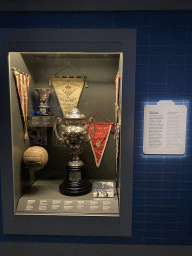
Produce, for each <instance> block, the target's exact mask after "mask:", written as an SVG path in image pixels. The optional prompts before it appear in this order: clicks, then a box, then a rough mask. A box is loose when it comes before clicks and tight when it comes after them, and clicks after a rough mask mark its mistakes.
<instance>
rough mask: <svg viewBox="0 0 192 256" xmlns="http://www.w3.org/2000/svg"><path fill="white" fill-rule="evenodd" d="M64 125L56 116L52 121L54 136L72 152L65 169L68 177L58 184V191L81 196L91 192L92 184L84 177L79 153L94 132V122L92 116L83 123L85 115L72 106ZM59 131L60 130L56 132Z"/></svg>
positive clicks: (83, 166) (83, 165)
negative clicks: (91, 128) (92, 129)
mask: <svg viewBox="0 0 192 256" xmlns="http://www.w3.org/2000/svg"><path fill="white" fill-rule="evenodd" d="M64 120H65V123H66V124H65V125H63V124H62V119H61V118H59V117H57V118H56V119H55V123H54V131H55V134H56V137H57V138H58V139H59V140H60V141H61V142H62V143H63V144H64V145H65V146H66V147H67V149H68V151H69V153H70V154H72V157H73V159H72V161H69V162H68V164H67V166H66V169H67V174H68V178H67V180H64V181H63V183H62V184H61V185H60V186H59V191H60V193H61V194H63V195H68V196H81V195H85V194H88V193H90V192H91V190H92V185H91V183H90V182H89V181H88V180H87V179H86V178H85V175H84V171H85V164H84V163H83V162H82V161H81V160H80V158H79V154H80V153H81V152H82V150H83V148H84V146H85V145H86V144H88V142H90V140H91V139H92V138H93V137H94V135H95V132H96V123H95V121H94V119H93V118H90V119H89V120H88V124H85V120H86V117H85V115H83V114H81V113H80V111H79V110H78V108H77V107H73V108H72V109H71V111H70V112H69V113H68V114H67V115H65V116H64ZM92 122H93V123H94V133H93V135H92V136H91V138H89V133H88V130H89V126H90V124H91V123H92ZM58 131H60V132H58Z"/></svg>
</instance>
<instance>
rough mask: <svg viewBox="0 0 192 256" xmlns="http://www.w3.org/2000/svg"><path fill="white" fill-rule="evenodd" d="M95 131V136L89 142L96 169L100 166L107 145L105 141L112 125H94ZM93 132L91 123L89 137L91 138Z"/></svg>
mask: <svg viewBox="0 0 192 256" xmlns="http://www.w3.org/2000/svg"><path fill="white" fill-rule="evenodd" d="M96 126H97V129H96V133H95V136H94V137H93V138H92V140H91V141H90V143H91V148H92V151H93V155H94V158H95V163H96V166H97V168H99V166H100V164H101V160H102V158H103V154H104V152H105V148H106V145H107V141H108V138H109V135H110V132H111V127H112V123H99V122H97V123H96ZM93 132H94V124H93V123H92V124H91V125H90V127H89V136H90V137H91V136H92V135H93Z"/></svg>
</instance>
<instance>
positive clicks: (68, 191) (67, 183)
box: [59, 180, 92, 196]
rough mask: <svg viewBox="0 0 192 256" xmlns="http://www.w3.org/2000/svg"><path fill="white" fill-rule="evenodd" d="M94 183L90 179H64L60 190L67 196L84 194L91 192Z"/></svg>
mask: <svg viewBox="0 0 192 256" xmlns="http://www.w3.org/2000/svg"><path fill="white" fill-rule="evenodd" d="M91 190H92V185H91V183H90V182H89V181H88V180H79V181H71V180H64V181H63V183H61V185H60V186H59V192H60V193H61V194H62V195H66V196H83V195H86V194H88V193H90V192H91Z"/></svg>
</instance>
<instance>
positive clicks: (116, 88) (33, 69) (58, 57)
mask: <svg viewBox="0 0 192 256" xmlns="http://www.w3.org/2000/svg"><path fill="white" fill-rule="evenodd" d="M69 31H70V30H69ZM69 31H68V32H69ZM65 32H67V31H66V30H65ZM95 32H97V33H98V34H97V35H98V38H97V39H96V42H95V43H94V42H91V43H90V41H92V40H93V38H91V37H89V38H87V39H86V32H85V33H83V34H82V30H76V33H75V34H71V32H70V33H68V34H69V38H68V40H69V39H70V38H71V40H72V38H74V40H75V43H68V41H67V39H63V38H62V40H63V41H64V43H65V44H64V45H63V43H58V42H55V44H52V43H50V42H48V41H49V40H56V38H57V37H59V34H57V33H56V35H57V36H56V38H55V39H50V38H46V41H47V42H41V43H35V37H34V38H33V39H32V41H34V43H32V42H30V43H29V42H28V41H27V38H25V39H24V41H26V43H17V42H11V43H9V44H8V45H7V56H8V59H7V62H8V77H9V95H10V121H11V122H10V124H11V133H10V136H11V147H10V149H11V170H9V177H11V181H12V185H11V186H12V187H11V191H12V193H13V200H12V201H11V202H12V203H13V204H12V205H11V208H10V209H11V212H12V213H11V218H10V219H11V223H12V228H10V227H9V225H7V223H8V217H5V225H4V232H5V233H9V234H10V233H13V234H24V233H25V234H26V233H27V234H58V235H94V236H95V235H99V236H100V235H102V236H104V235H112V236H130V235H131V220H132V217H131V213H132V211H131V207H132V205H131V204H132V164H133V162H132V161H133V160H132V156H133V120H134V119H133V116H134V72H135V46H136V44H135V42H136V41H135V39H136V36H135V30H134V29H130V30H127V32H128V33H127V34H121V33H119V32H120V31H118V30H116V32H117V33H116V35H115V36H113V37H114V38H113V40H112V41H114V42H113V43H111V42H108V39H107V35H108V36H109V35H110V37H111V31H108V30H106V31H105V33H103V31H100V30H89V34H90V36H91V35H92V36H93V35H95ZM18 33H22V32H21V31H20V32H18ZM35 33H36V32H35ZM78 34H79V36H80V37H78V36H77V35H78ZM38 35H39V34H38ZM117 35H119V37H118V36H117ZM15 40H16V39H15ZM57 40H58V39H57ZM82 40H83V43H82V42H81V41H82ZM98 40H99V41H100V40H101V41H102V42H97V41H98ZM119 40H120V41H119ZM13 41H14V40H13ZM69 41H70V40H69ZM126 43H128V44H126ZM64 46H65V47H64ZM62 49H63V51H61V50H62ZM64 49H65V51H64ZM4 178H5V176H4V174H2V181H3V179H4ZM3 191H4V192H5V191H7V188H5V187H4V188H3ZM7 192H8V193H7V194H6V193H4V199H3V200H4V202H6V200H7V197H8V195H9V194H10V191H7ZM4 205H5V204H4ZM4 216H5V215H4ZM6 218H7V219H6ZM25 225H26V226H25ZM74 230H75V231H74Z"/></svg>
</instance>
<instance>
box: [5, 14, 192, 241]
mask: <svg viewBox="0 0 192 256" xmlns="http://www.w3.org/2000/svg"><path fill="white" fill-rule="evenodd" d="M0 24H1V26H2V27H24V28H27V27H55V28H58V27H68V28H125V27H133V28H137V49H136V51H137V53H136V54H137V59H136V83H135V91H136V100H135V101H136V102H135V140H134V145H135V146H134V169H133V225H132V231H133V233H132V238H129V239H128V238H124V239H114V238H97V239H96V238H86V239H84V238H70V239H69V238H68V240H67V241H68V242H70V241H71V242H74V241H76V242H78V241H79V242H82V243H83V242H86V243H88V242H92V243H94V242H95V243H98V242H101V241H102V243H127V244H169V245H172V244H173V245H174V244H175V245H176V244H180V245H192V132H191V126H192V117H191V111H192V104H191V103H192V12H189V11H179V12H121V13H119V12H111V13H107V12H103V13H96V12H95V13H92V12H89V13H46V12H45V13H38V12H36V13H33V12H31V13H14V12H12V13H0ZM164 99H169V100H173V101H174V102H175V103H177V104H185V105H186V106H187V107H188V113H187V138H186V153H185V155H184V156H144V155H143V153H142V145H143V138H142V135H143V115H144V112H143V111H144V106H145V105H146V104H151V103H152V102H154V104H156V103H157V101H159V100H164ZM0 213H1V212H0ZM0 216H1V215H0ZM16 237H17V238H16ZM16 239H21V240H24V241H37V240H39V239H40V240H41V241H42V242H43V241H44V242H48V241H58V242H59V241H63V240H64V238H61V237H48V238H46V237H41V238H40V237H37V236H33V237H29V236H26V237H23V236H4V235H3V234H2V220H1V222H0V240H6V241H7V240H12V241H16Z"/></svg>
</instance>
